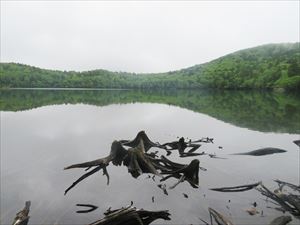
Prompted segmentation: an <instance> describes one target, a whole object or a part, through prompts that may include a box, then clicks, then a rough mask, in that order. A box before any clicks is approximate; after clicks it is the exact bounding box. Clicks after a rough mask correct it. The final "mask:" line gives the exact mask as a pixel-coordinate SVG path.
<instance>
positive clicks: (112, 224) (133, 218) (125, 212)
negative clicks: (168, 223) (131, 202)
mask: <svg viewBox="0 0 300 225" xmlns="http://www.w3.org/2000/svg"><path fill="white" fill-rule="evenodd" d="M104 214H105V217H104V218H103V219H100V220H98V221H95V222H93V223H91V224H89V225H148V224H150V223H152V222H153V221H155V220H157V219H163V220H170V217H169V216H170V213H169V212H168V211H167V210H163V211H147V210H143V209H139V210H137V209H136V208H135V207H132V206H128V207H126V208H121V209H116V210H110V209H109V210H108V211H107V212H106V213H104Z"/></svg>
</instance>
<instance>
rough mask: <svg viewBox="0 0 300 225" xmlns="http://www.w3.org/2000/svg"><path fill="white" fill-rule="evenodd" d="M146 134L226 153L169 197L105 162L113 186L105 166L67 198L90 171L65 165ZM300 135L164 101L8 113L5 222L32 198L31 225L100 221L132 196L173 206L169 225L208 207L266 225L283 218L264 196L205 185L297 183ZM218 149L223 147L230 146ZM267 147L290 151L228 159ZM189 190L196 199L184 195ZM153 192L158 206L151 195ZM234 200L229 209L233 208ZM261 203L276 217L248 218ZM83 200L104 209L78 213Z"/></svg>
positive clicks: (206, 161) (147, 204)
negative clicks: (207, 140) (195, 184)
mask: <svg viewBox="0 0 300 225" xmlns="http://www.w3.org/2000/svg"><path fill="white" fill-rule="evenodd" d="M140 130H145V131H146V133H147V134H148V135H149V137H150V138H151V139H152V140H153V141H159V142H168V141H173V140H175V139H176V137H177V136H184V137H188V138H191V139H199V138H201V137H206V136H209V137H214V138H215V144H203V146H202V147H201V148H200V149H199V151H207V152H210V153H214V152H215V153H217V154H218V155H219V156H221V157H225V158H228V159H226V160H221V159H210V158H209V157H207V156H201V157H200V162H201V165H202V166H203V167H205V168H207V169H208V171H207V172H203V171H200V185H201V187H200V188H199V189H192V188H190V186H189V185H188V184H186V183H183V184H180V185H179V186H178V187H177V188H176V189H174V190H171V191H169V196H165V195H163V193H162V192H161V190H160V189H159V188H157V187H156V184H157V183H156V184H155V183H153V181H152V180H151V179H145V177H146V176H141V177H139V178H138V179H137V180H135V179H133V178H131V176H130V175H129V174H128V173H127V169H126V168H124V167H114V166H110V167H109V168H108V171H109V173H110V175H111V183H110V185H109V186H107V185H106V178H105V177H104V176H102V172H100V173H98V174H95V175H93V176H92V177H89V178H88V179H87V180H86V181H84V182H82V183H81V184H79V185H78V186H77V187H75V188H74V189H73V190H71V191H70V192H69V193H68V195H67V196H64V195H63V192H64V190H65V189H66V187H68V185H70V184H71V183H72V182H73V181H74V180H75V179H77V178H78V177H79V176H80V175H81V174H83V171H82V170H80V169H74V170H68V171H63V170H62V168H63V167H65V166H66V165H69V164H73V163H78V162H84V161H88V160H92V159H96V158H99V157H103V156H106V155H107V154H108V152H109V150H110V145H111V143H112V141H113V140H115V139H116V140H120V139H132V138H134V137H135V135H136V133H137V132H138V131H140ZM298 138H299V137H298V136H297V135H289V134H274V133H262V132H257V131H251V130H248V129H245V128H238V127H235V126H232V125H230V124H227V123H224V122H221V121H219V120H216V119H213V118H211V117H209V116H206V115H203V114H199V113H195V112H191V111H189V110H186V109H181V108H178V107H173V106H167V105H160V104H146V103H144V104H126V105H110V106H105V107H96V106H87V105H80V104H79V105H60V106H46V107H42V108H38V109H34V110H30V111H24V112H17V113H13V112H1V224H5V223H8V224H10V223H11V222H12V219H13V218H14V216H15V213H16V212H17V211H18V210H20V209H21V208H23V206H24V202H25V201H26V200H31V201H32V211H31V213H30V214H31V219H30V224H43V223H44V224H46V223H47V224H53V223H56V222H57V223H59V224H64V223H65V224H67V223H69V224H74V223H76V224H80V223H83V224H87V223H89V222H92V221H93V220H96V219H98V218H100V217H102V213H103V212H104V210H106V209H107V208H108V207H110V206H112V207H113V208H117V207H121V206H125V205H127V204H129V203H130V201H131V200H133V201H134V203H135V205H136V206H137V207H141V208H145V209H153V210H158V209H169V210H170V212H171V214H172V219H173V220H172V221H170V222H169V223H180V224H183V223H186V224H187V223H199V220H198V217H200V215H201V218H203V219H208V217H207V216H208V215H207V214H208V213H207V207H208V206H211V207H215V208H216V209H217V210H220V211H221V212H224V213H225V214H226V215H229V213H231V214H232V219H233V220H234V221H235V222H236V224H243V223H244V224H246V223H248V224H249V223H257V224H259V223H260V224H262V223H268V221H269V220H271V218H273V217H274V216H275V215H281V214H280V213H278V212H275V211H272V210H268V209H266V208H265V203H264V202H263V201H262V200H260V199H261V196H260V195H259V193H258V192H256V191H250V192H245V193H238V194H236V193H235V194H224V193H223V194H222V193H215V192H214V193H212V192H210V191H208V190H207V189H208V188H212V187H220V186H233V185H239V184H245V183H251V182H254V181H259V180H263V181H264V182H265V183H266V184H267V185H270V186H271V187H275V186H274V184H273V183H272V180H273V179H277V178H278V179H282V180H285V181H288V182H293V183H295V181H299V173H298V172H297V171H298V169H299V150H298V147H297V146H296V145H295V144H294V143H292V141H293V140H295V139H298ZM218 146H223V150H219V149H218ZM261 147H277V148H283V149H286V150H288V152H287V153H284V154H277V155H271V156H264V157H251V156H234V155H229V154H230V153H235V152H245V151H250V150H254V149H257V148H261ZM161 153H164V152H161ZM171 159H175V160H181V161H182V162H185V163H188V162H190V160H191V159H190V158H184V159H178V158H177V157H176V154H175V153H174V154H172V155H171ZM174 182H175V180H173V179H170V181H168V183H169V184H173V183H174ZM120 184H121V185H120ZM182 193H186V194H188V195H189V198H188V199H186V198H184V197H183V195H182ZM204 194H205V197H204ZM152 196H155V203H152V201H151V198H152ZM229 199H230V200H231V203H230V210H228V209H227V208H226V205H228V204H229V203H228V200H229ZM254 201H257V202H258V203H260V204H259V207H261V208H262V209H263V210H264V213H265V214H266V215H269V217H263V218H260V217H250V216H248V215H247V214H246V213H245V212H244V211H243V209H246V208H248V207H250V203H251V202H254ZM77 203H91V204H95V205H97V206H99V209H98V210H96V211H95V212H93V213H90V214H86V215H80V214H76V213H75V211H76V210H77V209H76V206H75V205H76V204H77ZM268 213H269V214H268ZM182 215H186V216H184V217H183V216H182ZM158 222H162V221H158Z"/></svg>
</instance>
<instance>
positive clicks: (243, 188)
mask: <svg viewBox="0 0 300 225" xmlns="http://www.w3.org/2000/svg"><path fill="white" fill-rule="evenodd" d="M260 184H261V182H257V183H254V184H246V185H240V186H235V187H221V188H211V189H210V190H212V191H220V192H242V191H248V190H251V189H253V188H255V187H257V186H258V185H260Z"/></svg>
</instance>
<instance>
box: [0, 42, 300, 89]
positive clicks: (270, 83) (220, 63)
mask: <svg viewBox="0 0 300 225" xmlns="http://www.w3.org/2000/svg"><path fill="white" fill-rule="evenodd" d="M0 87H1V88H9V87H26V88H34V87H40V88H45V87H49V88H51V87H52V88H70V87H72V88H200V87H210V88H224V89H241V88H270V89H272V88H284V89H297V90H300V45H299V42H298V43H286V44H268V45H263V46H258V47H255V48H250V49H245V50H241V51H238V52H235V53H232V54H229V55H226V56H223V57H221V58H218V59H216V60H213V61H211V62H208V63H205V64H200V65H196V66H193V67H190V68H186V69H182V70H178V71H172V72H167V73H157V74H134V73H124V72H110V71H107V70H92V71H86V72H75V71H55V70H45V69H40V68H37V67H32V66H27V65H22V64H17V63H1V64H0Z"/></svg>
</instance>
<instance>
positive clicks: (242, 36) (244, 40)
mask: <svg viewBox="0 0 300 225" xmlns="http://www.w3.org/2000/svg"><path fill="white" fill-rule="evenodd" d="M299 20H300V19H299V1H211V2H209V1H189V2H187V1H184V2H181V1H173V2H172V1H152V2H150V1H141V2H137V1H112V2H108V1H88V2H86V1H64V2H59V1H53V2H51V1H31V2H29V1H1V62H18V63H24V64H28V65H32V66H37V67H41V68H47V69H57V70H75V71H84V70H93V69H106V70H111V71H126V72H137V73H139V72H144V73H147V72H149V73H150V72H166V71H172V70H177V69H182V68H186V67H189V66H193V65H196V64H201V63H205V62H208V61H210V60H213V59H216V58H218V57H220V56H223V55H226V54H228V53H232V52H234V51H237V50H241V49H245V48H249V47H255V46H258V45H263V44H268V43H283V42H299V35H300V33H299V27H300V24H299Z"/></svg>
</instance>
